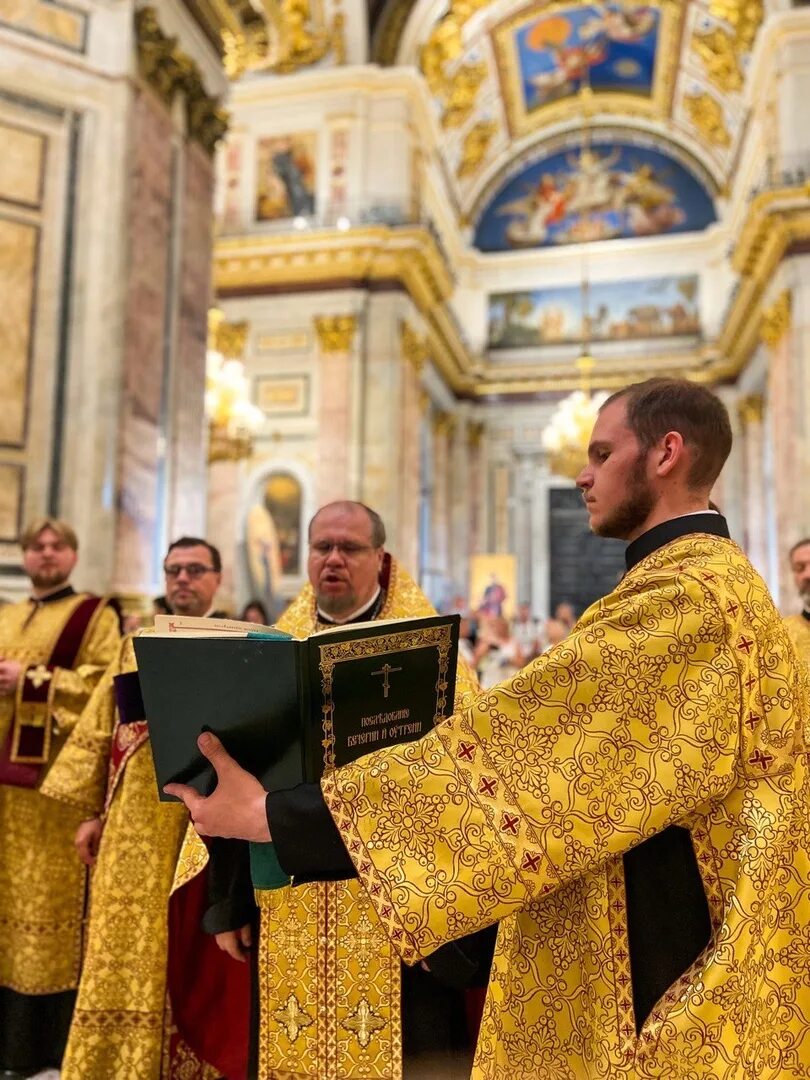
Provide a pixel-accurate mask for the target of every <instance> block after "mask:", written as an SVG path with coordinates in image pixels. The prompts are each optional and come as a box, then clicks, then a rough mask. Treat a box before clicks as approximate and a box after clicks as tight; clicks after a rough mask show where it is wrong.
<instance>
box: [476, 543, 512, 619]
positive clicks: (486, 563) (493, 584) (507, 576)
mask: <svg viewBox="0 0 810 1080" xmlns="http://www.w3.org/2000/svg"><path fill="white" fill-rule="evenodd" d="M516 594H517V558H516V556H514V555H506V554H502V555H498V554H490V555H473V557H472V559H471V561H470V607H471V609H472V610H473V612H478V613H481V614H483V615H487V616H491V617H493V618H503V619H511V618H512V616H513V615H514V613H515V604H516Z"/></svg>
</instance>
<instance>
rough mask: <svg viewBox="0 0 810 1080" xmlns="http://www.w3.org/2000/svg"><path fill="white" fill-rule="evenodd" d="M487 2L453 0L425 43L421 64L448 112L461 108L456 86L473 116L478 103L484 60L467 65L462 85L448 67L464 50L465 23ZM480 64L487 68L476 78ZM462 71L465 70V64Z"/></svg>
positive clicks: (433, 89)
mask: <svg viewBox="0 0 810 1080" xmlns="http://www.w3.org/2000/svg"><path fill="white" fill-rule="evenodd" d="M487 2H488V0H451V2H450V7H449V9H448V11H447V13H446V14H445V15H444V16H443V17H442V18H441V19H440V20H439V21H438V22H437V23H436V25H435V26H434V27H433V30H432V31H431V34H430V37H429V38H428V39H427V41H426V42H425V44H424V45H423V46H422V51H421V54H420V57H419V66H420V67H421V69H422V74H423V75H424V76H425V79H426V80H427V84H428V86H429V87H430V92H431V93H432V94H433V96H434V97H435V98H438V99H439V101H440V102H441V103H442V105H443V106H444V112H445V115H446V113H447V112H448V111H451V112H452V111H453V110H454V109H457V108H458V106H457V105H456V106H451V101H452V99H453V94H454V90H455V92H456V93H457V94H461V95H462V97H463V98H464V101H465V105H464V107H465V108H466V112H465V114H464V115H465V116H469V114H470V113H471V112H472V110H473V108H474V106H475V98H476V95H477V93H478V88H479V86H480V85H481V82H482V81H483V79H484V77H485V75H486V66H485V65H484V64H470V65H465V67H466V68H467V69H468V70H467V72H466V74H464V75H462V76H461V80H460V83H459V84H458V87H456V84H455V80H456V78H457V76H451V75H450V73H449V71H448V69H449V68H450V67H451V66H452V64H453V63H454V62H455V61H456V60H458V58H459V57H460V56H461V54H462V51H463V43H462V33H461V31H462V28H463V26H464V24H465V23H466V22H467V20H468V19H469V18H470V17H471V16H472V15H474V14H475V12H476V11H477V10H478V9H479V8H481V7H484V6H485V5H486V4H487ZM479 68H482V69H483V71H482V72H481V74H480V78H478V79H477V81H476V78H477V74H478V72H477V69H479ZM461 71H464V68H462V69H461ZM460 122H461V121H460V120H459V121H455V123H460ZM442 123H443V124H444V125H445V126H452V125H453V123H454V121H452V120H447V119H446V118H445V116H442Z"/></svg>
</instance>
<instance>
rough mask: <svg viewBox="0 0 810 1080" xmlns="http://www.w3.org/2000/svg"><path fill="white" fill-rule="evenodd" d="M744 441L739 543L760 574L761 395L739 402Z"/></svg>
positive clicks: (764, 569)
mask: <svg viewBox="0 0 810 1080" xmlns="http://www.w3.org/2000/svg"><path fill="white" fill-rule="evenodd" d="M738 410H739V418H740V425H741V428H742V438H743V444H744V454H743V475H744V484H743V491H744V513H743V536H742V546H743V547H744V549H745V551H746V554H747V555H748V558H749V559H750V560H751V562H752V563H753V564H754V566H755V567H756V568H757V570H759V572H760V573H761V574H763V575H767V573H768V537H767V530H766V516H767V510H766V505H765V490H764V484H765V469H764V464H765V458H764V454H765V445H764V430H763V423H762V420H763V414H764V398H763V396H762V394H749V395H748V396H747V397H745V398H743V399H742V400H741V401H740V402H739V405H738Z"/></svg>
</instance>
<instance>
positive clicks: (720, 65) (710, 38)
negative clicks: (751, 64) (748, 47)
mask: <svg viewBox="0 0 810 1080" xmlns="http://www.w3.org/2000/svg"><path fill="white" fill-rule="evenodd" d="M692 48H693V49H694V51H695V52H696V53H697V55H698V56H699V57H700V59H701V60H702V61H703V66H704V68H705V69H706V74H707V75H708V77H709V80H710V81H711V82H712V83H714V85H715V86H716V87H718V89H720V90H722V91H723V92H724V93H726V94H728V93H731V92H733V91H737V90H742V88H743V81H744V80H743V73H742V68H741V66H740V58H739V54H738V51H737V48H736V43H735V41H734V39H733V38H732V37H731V35H730V34H728V33H727V32H726V31H725V30H721V29H720V28H719V27H715V29H714V30H709V31H707V32H706V33H703V34H701V33H696V34H695V35H694V37H693V38H692Z"/></svg>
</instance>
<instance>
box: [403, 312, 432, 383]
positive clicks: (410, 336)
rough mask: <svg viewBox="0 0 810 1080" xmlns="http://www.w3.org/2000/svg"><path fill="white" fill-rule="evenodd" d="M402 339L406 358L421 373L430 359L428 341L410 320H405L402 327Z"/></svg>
mask: <svg viewBox="0 0 810 1080" xmlns="http://www.w3.org/2000/svg"><path fill="white" fill-rule="evenodd" d="M400 341H401V344H402V355H403V357H404V359H405V360H407V361H408V363H409V364H411V366H412V367H413V368H414V370H415V371H416V372H417V374H419V373H420V372H421V371H422V369H423V368H424V366H425V364H426V362H427V359H428V354H429V350H428V346H427V342H426V341H425V339H424V338H423V337H422V336H421V335H419V334H417V332H416V331H415V330H414V329H413V327H412V326H411V324H410V323H408V322H403V323H402V325H401V327H400Z"/></svg>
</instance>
